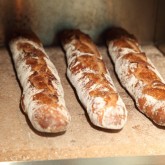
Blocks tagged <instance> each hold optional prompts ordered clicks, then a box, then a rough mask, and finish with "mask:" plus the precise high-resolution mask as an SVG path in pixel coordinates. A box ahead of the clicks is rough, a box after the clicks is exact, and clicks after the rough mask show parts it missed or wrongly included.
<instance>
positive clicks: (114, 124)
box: [61, 30, 127, 129]
mask: <svg viewBox="0 0 165 165" xmlns="http://www.w3.org/2000/svg"><path fill="white" fill-rule="evenodd" d="M61 42H62V45H63V48H64V49H65V51H66V56H67V63H68V69H67V76H68V78H69V80H70V81H71V83H72V84H73V86H74V87H75V88H76V91H77V94H78V96H79V99H80V101H81V102H82V104H83V105H84V107H85V108H86V109H87V113H88V115H89V118H90V120H91V122H92V123H93V124H94V125H96V126H99V127H103V128H108V129H121V128H123V126H124V124H125V122H126V120H127V110H126V108H125V105H124V103H123V101H122V100H121V98H120V96H119V94H118V93H117V91H116V88H115V87H114V85H113V82H112V79H111V77H110V74H109V72H108V70H107V68H106V66H105V64H104V63H103V60H102V56H101V55H100V53H99V51H98V50H97V48H96V46H95V45H94V43H93V42H92V40H91V39H90V37H89V36H88V35H86V34H84V33H82V32H81V31H79V30H66V31H64V32H63V33H62V35H61Z"/></svg>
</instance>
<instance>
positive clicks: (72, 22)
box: [0, 0, 165, 46]
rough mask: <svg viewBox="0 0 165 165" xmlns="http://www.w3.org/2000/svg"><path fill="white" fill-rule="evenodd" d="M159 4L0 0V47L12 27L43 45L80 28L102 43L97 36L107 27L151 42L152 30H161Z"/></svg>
mask: <svg viewBox="0 0 165 165" xmlns="http://www.w3.org/2000/svg"><path fill="white" fill-rule="evenodd" d="M159 1H162V0H69V1H68V0H26V1H25V0H10V1H7V0H0V45H1V46H3V45H4V43H5V36H6V34H8V33H9V31H11V29H12V28H13V27H16V26H22V27H29V26H30V27H31V28H32V29H33V31H34V32H35V33H36V34H37V35H38V36H39V37H40V39H41V40H42V42H43V43H44V45H45V46H50V45H52V44H57V43H58V37H57V34H58V33H59V32H60V31H61V30H63V29H68V28H78V29H81V30H82V31H84V32H86V33H88V34H89V35H90V36H91V37H92V38H93V40H94V41H95V42H97V43H102V37H101V36H102V34H103V32H104V31H105V30H106V29H107V28H108V27H110V26H121V27H124V28H126V29H127V30H129V31H130V32H132V33H134V34H135V35H136V36H137V38H138V39H139V41H140V42H142V43H144V44H145V43H149V42H153V41H154V40H158V39H159V38H160V36H161V33H156V35H155V32H156V30H159V31H161V30H162V25H161V19H163V16H162V14H161V12H163V10H162V9H161V11H160V13H159V14H158V16H160V21H159V23H158V22H157V21H158V17H157V13H158V11H157V10H158V4H159V5H160V3H159ZM160 7H162V8H163V6H161V5H160ZM156 23H158V28H156V25H157V24H156ZM164 38H165V37H164Z"/></svg>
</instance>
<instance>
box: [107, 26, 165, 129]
mask: <svg viewBox="0 0 165 165" xmlns="http://www.w3.org/2000/svg"><path fill="white" fill-rule="evenodd" d="M106 41H107V46H108V50H109V54H110V56H111V58H112V60H113V62H114V65H115V70H116V73H117V75H118V77H119V80H120V82H121V83H122V85H123V86H124V87H125V89H126V90H127V91H128V92H129V93H130V95H131V96H132V97H133V99H134V100H135V103H136V106H137V107H138V109H139V110H140V111H141V112H142V113H144V114H145V115H146V116H147V117H148V118H150V119H151V120H152V121H153V122H154V123H156V124H158V125H161V126H165V81H164V80H163V78H162V77H161V75H160V74H159V72H158V70H157V69H156V68H155V66H154V65H153V64H152V62H151V61H150V59H149V58H148V57H147V56H146V54H145V53H144V52H143V51H142V50H141V47H140V45H139V43H138V41H137V39H136V38H135V37H134V36H133V35H132V34H129V33H128V32H127V31H125V30H124V29H122V28H111V29H110V30H109V31H108V33H107V39H106Z"/></svg>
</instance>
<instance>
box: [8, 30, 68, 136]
mask: <svg viewBox="0 0 165 165" xmlns="http://www.w3.org/2000/svg"><path fill="white" fill-rule="evenodd" d="M9 46H10V49H11V52H12V57H13V61H14V64H15V69H16V72H17V76H18V79H19V80H20V84H21V86H22V89H23V92H22V97H21V106H22V109H23V111H24V112H25V113H26V114H27V115H28V118H29V120H30V122H31V124H32V125H33V127H34V128H35V129H36V130H37V131H40V132H46V133H57V132H63V131H65V130H66V129H67V126H68V124H69V122H70V115H69V112H68V110H67V108H66V106H65V101H64V92H63V88H62V85H61V82H60V78H59V75H58V73H57V70H56V68H55V66H54V65H53V63H52V62H51V61H50V59H49V57H48V55H47V54H46V52H45V50H44V48H43V46H42V43H41V41H40V40H39V39H38V38H37V36H36V35H35V34H34V33H26V32H25V33H24V32H23V33H22V34H21V35H20V34H19V35H18V36H16V37H14V38H12V39H11V40H10V42H9Z"/></svg>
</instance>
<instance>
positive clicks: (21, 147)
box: [0, 45, 165, 161]
mask: <svg viewBox="0 0 165 165" xmlns="http://www.w3.org/2000/svg"><path fill="white" fill-rule="evenodd" d="M143 49H144V50H145V51H146V52H147V56H148V57H149V58H150V59H151V60H152V62H153V63H154V64H155V66H156V68H157V69H158V70H159V72H160V73H161V75H162V76H163V77H164V78H165V67H164V66H165V57H164V56H163V55H162V54H161V53H160V51H158V49H156V48H155V47H154V46H152V45H147V46H143ZM99 50H100V52H101V54H102V55H103V59H104V61H105V63H106V65H107V68H108V69H109V71H110V74H111V76H112V79H113V81H114V84H115V86H116V88H117V89H118V91H119V93H120V95H121V97H122V99H123V101H124V102H125V104H126V107H127V109H128V121H127V123H126V125H125V127H124V129H123V130H121V131H118V132H115V131H110V130H104V129H100V128H96V127H94V126H92V125H91V123H90V122H89V119H88V117H87V115H86V112H85V110H84V109H83V108H82V106H81V104H80V103H79V101H78V99H77V96H76V94H75V92H74V89H73V88H72V86H71V85H70V83H69V82H68V79H67V78H66V61H65V54H64V52H63V51H62V50H61V48H59V47H57V48H52V47H50V48H46V51H47V53H48V55H49V56H50V58H51V60H52V62H53V63H54V64H55V65H56V68H57V70H58V72H59V76H60V78H61V81H62V85H63V88H64V92H65V100H66V105H67V107H68V109H69V111H70V114H71V117H72V121H71V124H70V126H69V128H68V130H67V131H66V132H65V133H63V134H53V135H49V134H42V133H38V132H36V131H34V130H33V129H32V127H31V125H30V123H29V121H28V120H27V118H26V115H24V114H23V112H22V111H21V110H20V96H21V88H20V86H19V83H18V81H17V79H16V75H15V72H14V68H13V64H12V61H11V58H10V55H9V52H8V51H7V50H6V49H5V48H3V49H0V131H1V133H0V141H1V143H0V161H17V160H45V159H65V158H87V157H112V156H139V155H143V156H144V155H164V154H165V138H164V137H165V129H164V128H160V127H157V126H155V125H154V124H153V123H152V122H151V121H150V120H149V119H148V118H146V117H145V116H144V115H143V114H142V113H140V112H139V111H138V110H137V109H136V108H135V106H134V102H133V100H132V99H131V98H130V96H129V95H128V94H127V92H126V91H125V90H124V89H123V88H122V87H121V86H120V84H119V81H118V80H117V78H116V76H115V74H114V70H113V69H114V68H113V65H112V62H111V60H110V58H109V55H108V54H107V48H105V47H99Z"/></svg>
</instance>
